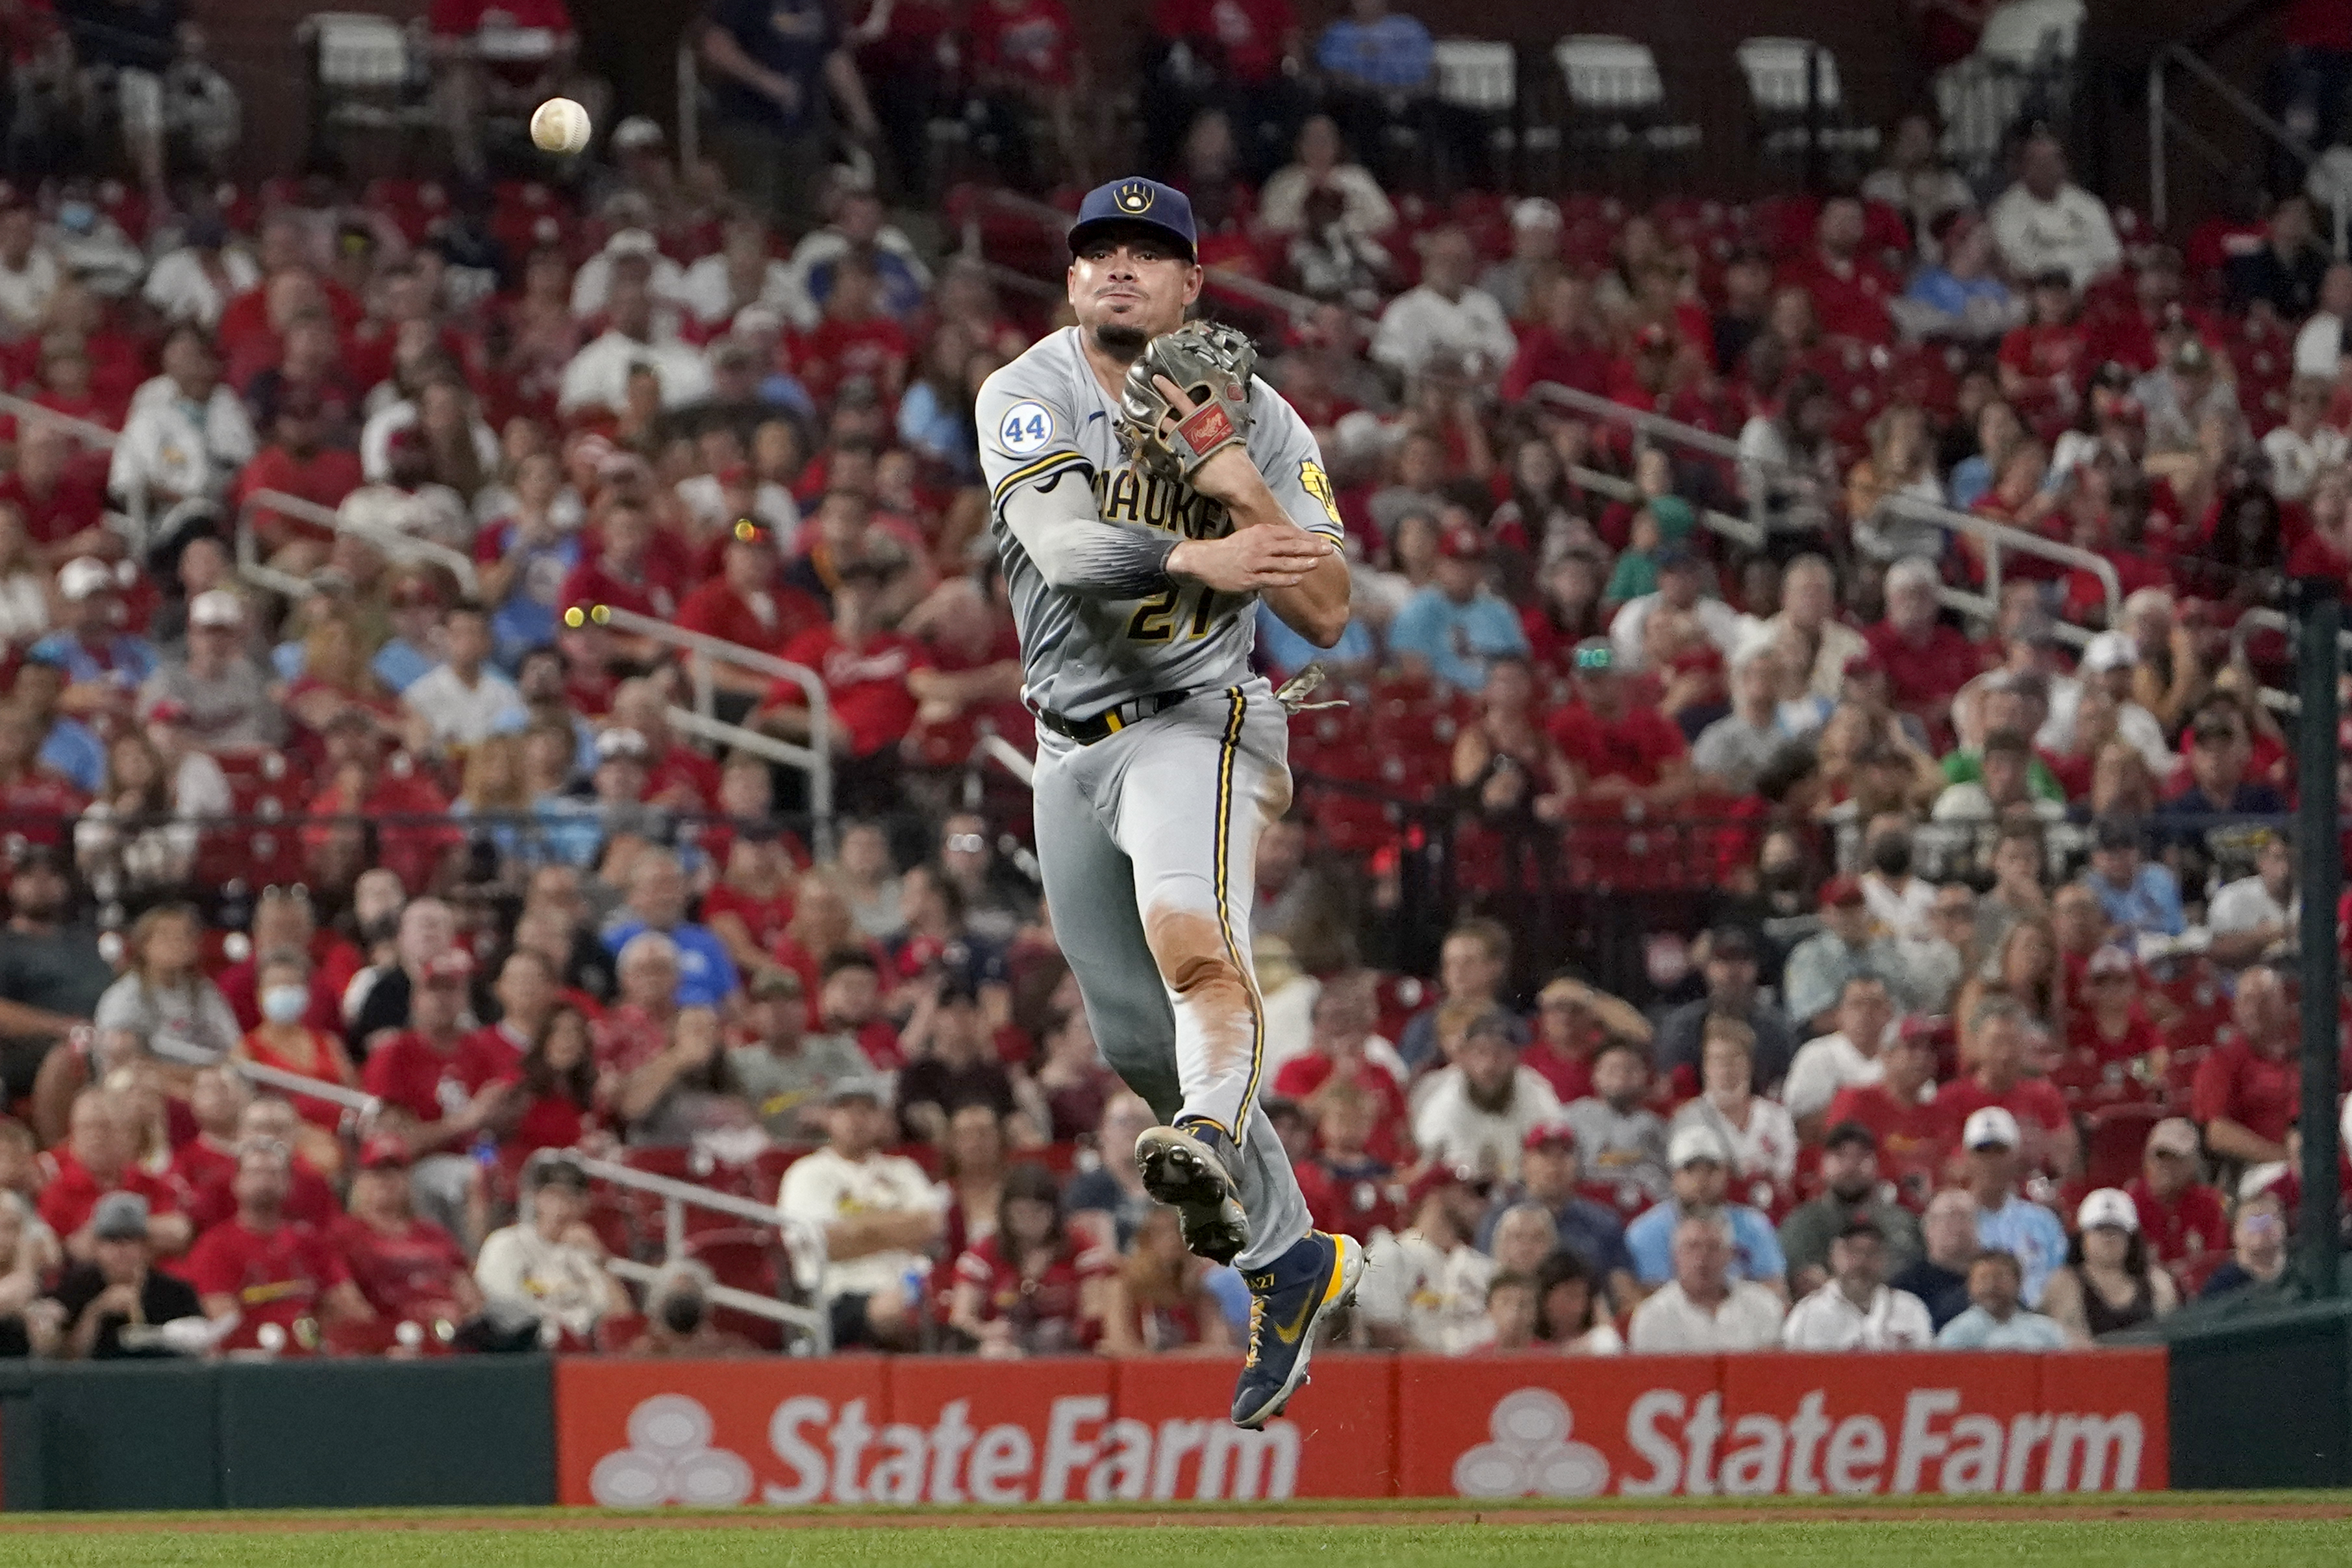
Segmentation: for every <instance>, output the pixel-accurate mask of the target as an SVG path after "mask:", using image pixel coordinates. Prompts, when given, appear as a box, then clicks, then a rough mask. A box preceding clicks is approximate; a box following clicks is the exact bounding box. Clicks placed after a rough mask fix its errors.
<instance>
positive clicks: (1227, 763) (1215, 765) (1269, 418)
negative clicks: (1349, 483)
mask: <svg viewBox="0 0 2352 1568" xmlns="http://www.w3.org/2000/svg"><path fill="white" fill-rule="evenodd" d="M1069 238H1070V252H1071V256H1072V260H1071V262H1070V270H1069V298H1070V308H1071V309H1072V311H1073V312H1074V313H1075V314H1076V318H1077V325H1076V326H1075V327H1072V328H1067V329H1064V330H1062V331H1059V332H1056V333H1055V334H1054V335H1053V336H1051V337H1049V338H1046V339H1045V340H1043V341H1042V342H1039V343H1038V344H1037V345H1036V346H1035V347H1034V348H1032V349H1031V350H1029V351H1028V352H1027V353H1025V354H1024V355H1022V356H1021V357H1020V358H1019V359H1017V360H1015V361H1013V363H1011V364H1009V365H1007V366H1005V367H1004V368H1003V370H1001V371H997V372H996V373H995V374H994V375H992V376H991V377H990V378H989V379H988V382H987V384H986V385H985V386H983V387H982V389H981V392H980V402H979V407H978V410H977V415H976V417H977V422H978V424H979V430H980V452H981V467H982V472H983V474H984V475H985V476H986V477H987V479H988V483H989V486H990V491H991V504H992V515H991V518H990V527H991V529H992V533H993V535H994V538H995V539H996V546H997V550H998V554H999V556H1000V558H1001V559H1002V560H1003V567H1004V576H1005V581H1006V585H1007V587H1008V588H1009V589H1010V591H1011V593H1012V597H1013V613H1014V616H1015V617H1016V619H1017V620H1018V622H1019V623H1020V632H1021V656H1022V664H1023V670H1024V678H1025V683H1026V685H1025V690H1024V700H1025V701H1026V703H1027V704H1028V706H1029V708H1030V711H1031V712H1032V713H1034V715H1035V716H1036V720H1037V772H1036V779H1035V789H1036V820H1037V826H1038V831H1037V851H1038V859H1039V861H1040V862H1041V863H1042V865H1043V868H1044V872H1045V896H1046V900H1047V903H1048V904H1049V905H1050V907H1051V909H1052V911H1053V920H1054V930H1055V936H1056V937H1057V938H1058V939H1059V941H1060V943H1061V946H1062V951H1063V952H1064V954H1066V956H1068V958H1069V961H1070V967H1071V968H1072V969H1073V970H1074V971H1075V972H1076V976H1077V980H1078V988H1079V990H1080V991H1081V992H1082V993H1083V994H1084V996H1085V998H1086V1004H1087V1017H1088V1019H1090V1020H1091V1021H1092V1023H1093V1025H1094V1032H1095V1038H1096V1039H1097V1040H1100V1041H1101V1042H1102V1049H1103V1053H1104V1055H1105V1056H1106V1057H1107V1058H1108V1061H1109V1062H1110V1064H1111V1066H1112V1067H1114V1068H1115V1069H1117V1070H1118V1074H1119V1076H1120V1077H1122V1078H1124V1079H1125V1080H1126V1081H1127V1082H1128V1083H1129V1085H1131V1086H1132V1087H1133V1088H1134V1089H1135V1091H1136V1092H1138V1093H1139V1094H1141V1095H1142V1096H1143V1097H1144V1099H1145V1100H1146V1101H1148V1102H1150V1105H1151V1107H1152V1110H1153V1111H1154V1112H1155V1113H1157V1114H1158V1115H1159V1116H1160V1118H1161V1120H1162V1121H1163V1122H1166V1123H1169V1124H1170V1125H1165V1126H1156V1127H1153V1128H1151V1129H1150V1131H1148V1132H1146V1133H1145V1134H1143V1135H1142V1136H1141V1137H1139V1139H1137V1140H1136V1145H1135V1162H1136V1166H1137V1167H1138V1168H1139V1170H1140V1172H1141V1173H1142V1176H1143V1182H1144V1186H1145V1187H1146V1188H1147V1189H1148V1190H1149V1191H1150V1193H1151V1195H1152V1196H1153V1197H1156V1198H1158V1199H1159V1200H1160V1201H1161V1202H1162V1203H1168V1204H1173V1205H1174V1206H1175V1207H1177V1209H1178V1211H1179V1212H1180V1214H1181V1217H1182V1219H1183V1227H1184V1239H1185V1243H1186V1245H1187V1246H1189V1247H1191V1248H1192V1250H1193V1251H1194V1252H1197V1253H1199V1254H1200V1255H1202V1257H1205V1258H1210V1259H1213V1260H1216V1261H1218V1262H1221V1263H1223V1262H1231V1263H1234V1265H1235V1266H1236V1267H1238V1268H1239V1269H1240V1270H1241V1271H1242V1275H1243V1277H1244V1280H1245V1281H1247V1282H1248V1285H1249V1289H1250V1292H1251V1303H1250V1344H1249V1354H1248V1359H1247V1361H1246V1362H1245V1363H1244V1366H1243V1368H1242V1375H1241V1382H1240V1385H1239V1386H1238V1388H1236V1390H1235V1391H1234V1411H1233V1418H1234V1422H1235V1423H1236V1424H1237V1425H1240V1426H1243V1427H1258V1426H1261V1425H1263V1424H1264V1423H1265V1421H1266V1420H1268V1419H1270V1418H1271V1417H1272V1416H1275V1415H1276V1413H1278V1412H1279V1411H1280V1410H1281V1409H1282V1407H1283V1406H1284V1404H1285V1402H1286V1401H1287V1400H1288V1399H1289V1397H1290V1396H1291V1394H1292V1393H1293V1392H1294V1391H1296V1390H1297V1387H1298V1385H1300V1384H1302V1383H1304V1382H1305V1381H1306V1378H1307V1354H1308V1351H1309V1348H1310V1346H1311V1344H1312V1343H1313V1340H1314V1335H1315V1328H1316V1325H1317V1322H1318V1321H1319V1320H1320V1319H1321V1318H1322V1316H1323V1315H1324V1314H1325V1313H1326V1312H1329V1311H1330V1310H1331V1309H1332V1308H1334V1307H1336V1306H1338V1305H1339V1304H1340V1303H1341V1302H1343V1301H1346V1300H1347V1298H1348V1296H1349V1292H1350V1291H1352V1290H1353V1289H1354V1288H1355V1283H1356V1279H1357V1276H1358V1275H1359V1274H1360V1273H1361V1271H1362V1269H1363V1252H1362V1249H1360V1247H1358V1246H1357V1244H1356V1243H1355V1242H1353V1241H1351V1240H1349V1239H1348V1238H1346V1237H1343V1236H1327V1235H1325V1234H1323V1233H1322V1232H1320V1231H1318V1230H1315V1229H1314V1228H1311V1226H1310V1225H1309V1224H1308V1221H1307V1206H1306V1202H1305V1200H1304V1199H1303V1198H1301V1197H1300V1196H1299V1192H1298V1183H1297V1180H1296V1178H1294V1177H1293V1176H1292V1175H1291V1171H1290V1162H1289V1160H1288V1159H1287V1158H1286V1157H1285V1155H1284V1154H1283V1151H1282V1145H1281V1143H1280V1142H1279V1140H1278V1139H1277V1138H1276V1135H1275V1132H1274V1128H1273V1126H1272V1125H1271V1124H1269V1123H1268V1122H1267V1121H1266V1118H1265V1113H1264V1112H1263V1111H1261V1110H1260V1109H1259V1108H1258V1104H1257V1099H1258V1093H1259V1092H1260V1090H1262V1089H1263V1088H1264V1087H1265V1019H1264V1016H1263V1012H1262V1009H1261V1006H1260V1002H1259V998H1258V994H1257V987H1256V983H1255V979H1254V978H1253V977H1252V975H1251V969H1250V933H1249V909H1250V900H1251V897H1252V892H1253V889H1254V888H1255V854H1256V846H1257V836H1258V832H1259V831H1260V830H1261V829H1262V828H1263V827H1264V826H1265V824H1266V823H1267V822H1269V821H1273V820H1274V819H1275V818H1276V817H1279V816H1281V815H1282V813H1283V812H1284V811H1285V810H1287V809H1288V807H1289V804H1290V770H1289V768H1288V766H1287V763H1286V757H1287V754H1288V748H1289V727H1288V718H1289V714H1288V710H1287V709H1286V707H1285V706H1284V704H1283V702H1282V701H1281V700H1279V699H1277V697H1276V695H1275V694H1274V692H1273V691H1272V690H1271V689H1270V688H1269V687H1268V686H1267V685H1266V683H1265V681H1264V680H1263V679H1260V678H1259V677H1257V676H1255V675H1254V674H1251V671H1250V667H1249V656H1250V648H1251V644H1252V642H1253V638H1254V625H1255V622H1254V615H1255V608H1256V601H1257V600H1258V599H1260V598H1261V597H1262V598H1264V599H1265V601H1266V602H1267V604H1268V605H1269V606H1270V607H1271V608H1272V609H1273V610H1274V612H1275V613H1276V614H1277V615H1279V616H1281V617H1282V619H1283V621H1284V622H1286V624H1288V625H1289V626H1291V627H1292V628H1294V629H1295V630H1297V632H1299V633H1300V635H1302V636H1304V637H1306V638H1307V639H1308V640H1309V641H1310V642H1313V643H1315V644H1316V645H1317V646H1318V647H1329V646H1330V645H1331V644H1332V643H1335V642H1337V641H1338V640H1339V633H1340V632H1341V631H1343V630H1344V629H1345V627H1346V625H1347V622H1348V592H1349V581H1348V569H1347V564H1346V561H1345V559H1344V558H1343V557H1342V556H1341V554H1340V552H1339V538H1340V535H1341V529H1340V526H1339V510H1338V508H1337V507H1336V506H1335V505H1334V504H1333V501H1332V497H1331V484H1330V480H1329V479H1328V477H1327V476H1325V474H1324V471H1323V466H1322V462H1321V457H1320V454H1319V453H1318V451H1317V450H1316V445H1315V439H1314V437H1313V436H1312V435H1310V434H1308V433H1307V425H1306V423H1305V422H1304V421H1303V420H1301V419H1300V418H1299V417H1298V415H1297V413H1296V412H1295V411H1294V410H1293V409H1292V408H1291V406H1290V405H1289V404H1288V403H1286V402H1283V400H1282V399H1281V398H1280V397H1279V396H1278V395H1276V392H1274V390H1273V389H1272V388H1270V387H1268V386H1267V385H1266V384H1265V382H1261V381H1257V380H1255V379H1254V377H1253V375H1252V373H1251V372H1252V367H1253V366H1254V365H1255V358H1256V356H1255V350H1253V349H1252V348H1251V347H1250V345H1249V340H1247V339H1246V338H1245V337H1244V336H1242V335H1241V334H1240V333H1238V332H1234V331H1232V330H1231V329H1226V328H1222V327H1215V326H1202V325H1195V326H1191V327H1187V326H1185V325H1184V324H1183V323H1184V313H1185V308H1186V307H1188V306H1190V305H1191V304H1192V302H1193V300H1194V299H1196V298H1199V296H1200V292H1201V279H1202V272H1201V268H1200V267H1199V265H1198V264H1197V263H1196V262H1195V261H1194V260H1193V254H1194V252H1193V243H1194V232H1193V226H1192V205H1191V204H1190V203H1189V202H1187V201H1186V200H1185V198H1184V196H1183V193H1181V192H1179V191H1176V190H1173V189H1171V187H1169V186H1166V185H1162V184H1160V183H1156V182H1154V181H1150V180H1140V179H1133V180H1120V181H1116V182H1114V183H1110V184H1108V185H1104V186H1102V187H1100V188H1099V189H1097V190H1096V191H1093V192H1091V193H1088V195H1087V199H1086V201H1085V203H1084V204H1082V205H1081V206H1080V207H1079V209H1078V218H1077V222H1076V225H1073V226H1072V228H1071V229H1070V235H1069ZM1106 1153H1108V1151H1106Z"/></svg>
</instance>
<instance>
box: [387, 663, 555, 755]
mask: <svg viewBox="0 0 2352 1568" xmlns="http://www.w3.org/2000/svg"><path fill="white" fill-rule="evenodd" d="M400 700H401V701H402V702H403V703H404V704H406V705H407V706H408V711H409V712H411V713H413V714H415V715H417V716H419V717H421V718H423V719H424V720H425V723H426V724H427V725H429V726H430V727H432V731H433V739H434V741H435V742H436V744H438V745H442V746H478V745H480V744H481V743H482V742H483V741H485V740H488V738H489V737H492V736H494V735H509V734H512V733H514V732H516V731H518V730H520V729H521V728H522V727H524V726H525V725H526V724H529V723H530V712H529V710H527V709H526V708H524V706H522V694H521V693H520V692H519V691H517V690H516V689H515V685H514V683H513V682H512V681H509V680H508V679H507V678H506V677H505V676H504V675H502V674H499V673H498V672H497V671H496V670H492V669H488V668H485V669H483V670H481V671H480V672H478V674H476V676H475V679H474V684H473V685H471V686H468V685H466V683H465V682H463V681H461V680H459V679H458V678H457V671H456V670H454V669H452V668H451V667H450V666H449V665H447V664H436V665H434V666H433V668H431V669H430V670H428V671H426V672H425V674H422V675H419V676H418V677H417V678H416V680H415V682H414V683H412V684H411V685H409V687H408V689H407V690H406V691H404V692H402V693H401V694H400Z"/></svg>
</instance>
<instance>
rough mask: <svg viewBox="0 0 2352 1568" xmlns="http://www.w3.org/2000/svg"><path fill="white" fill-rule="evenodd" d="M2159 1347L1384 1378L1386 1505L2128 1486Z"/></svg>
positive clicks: (2160, 1369) (2154, 1445) (2152, 1484)
mask: <svg viewBox="0 0 2352 1568" xmlns="http://www.w3.org/2000/svg"><path fill="white" fill-rule="evenodd" d="M2166 1394H2167V1390H2166V1380H2165V1357H2164V1353H2163V1352H2162V1351H2161V1350H2150V1351H2145V1352H2142V1351H2128V1352H2126V1351H2115V1352H2107V1351H2084V1352H2076V1353H2072V1354H2053V1355H2010V1354H1974V1353H1960V1352H1944V1353H1936V1352H1926V1353H1921V1354H1883V1355H1870V1354H1854V1355H1795V1354H1790V1355H1779V1354H1775V1355H1725V1356H1655V1357H1651V1356H1641V1357H1624V1358H1622V1359H1612V1360H1575V1361H1571V1360H1566V1359H1562V1358H1557V1357H1544V1358H1540V1359H1538V1358H1534V1357H1500V1356H1497V1357H1493V1358H1487V1359H1480V1360H1470V1361H1432V1360H1425V1359H1423V1358H1419V1357H1414V1358H1411V1359H1408V1360H1406V1361H1403V1362H1402V1363H1401V1364H1399V1367H1398V1400H1397V1427H1398V1438H1399V1442H1398V1449H1399V1463H1398V1480H1399V1485H1400V1489H1401V1492H1402V1495H1404V1496H1407V1497H1436V1496H1444V1495H1449V1494H1450V1495H1454V1496H1460V1497H1482V1498H1519V1497H1538V1498H1540V1497H1555V1498H1588V1497H1651V1498H1656V1497H1676V1496H1680V1497H1710V1496H1717V1495H1726V1496H1761V1495H1767V1494H1771V1493H1781V1492H1786V1493H1793V1494H1799V1495H1821V1496H1869V1495H1872V1494H1876V1493H1907V1492H1947V1493H1954V1492H1958V1493H1972V1492H2033V1491H2053V1492H2054V1491H2139V1490H2154V1489H2159V1488H2161V1487H2163V1486H2164V1484H2165V1477H2166V1468H2167V1467H2166V1448H2167V1444H2168V1433H2167V1430H2166V1423H2165V1411H2166Z"/></svg>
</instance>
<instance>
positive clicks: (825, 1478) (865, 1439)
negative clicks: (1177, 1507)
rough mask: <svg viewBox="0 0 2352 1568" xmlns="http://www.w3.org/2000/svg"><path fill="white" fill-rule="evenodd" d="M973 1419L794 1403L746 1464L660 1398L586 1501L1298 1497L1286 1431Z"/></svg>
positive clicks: (1097, 1404)
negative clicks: (885, 1416) (895, 1416)
mask: <svg viewBox="0 0 2352 1568" xmlns="http://www.w3.org/2000/svg"><path fill="white" fill-rule="evenodd" d="M971 1406H972V1402H971V1400H969V1399H954V1400H950V1401H949V1402H948V1403H947V1404H946V1405H944V1406H941V1407H940V1412H939V1415H938V1417H937V1418H936V1419H935V1420H934V1421H933V1422H932V1423H931V1424H930V1425H929V1426H928V1427H924V1426H919V1425H916V1424H915V1423H913V1422H908V1421H887V1422H877V1421H876V1420H875V1419H874V1418H873V1417H872V1416H870V1415H869V1414H868V1406H867V1404H866V1401H865V1400H863V1399H851V1400H847V1401H845V1402H843V1403H842V1404H840V1405H837V1406H836V1405H835V1403H834V1402H833V1401H831V1400H829V1399H824V1398H821V1397H819V1396H814V1395H797V1396H793V1397H792V1398H789V1399H786V1400H784V1401H782V1403H781V1404H779V1405H778V1406H776V1408H775V1410H774V1412H773V1414H772V1416H770V1417H769V1418H768V1424H767V1432H766V1437H767V1442H768V1452H767V1453H766V1454H764V1455H758V1456H754V1458H751V1459H749V1460H747V1459H746V1458H744V1457H743V1456H741V1455H739V1454H735V1453H731V1452H730V1451H728V1450H727V1449H725V1448H713V1447H711V1438H712V1436H713V1433H714V1431H715V1427H714V1424H713V1422H712V1420H711V1416H710V1413H709V1409H708V1408H707V1407H705V1406H703V1405H702V1403H701V1402H700V1401H698V1400H695V1399H691V1398H688V1396H685V1395H683V1394H657V1395H655V1396H652V1397H650V1398H647V1399H645V1400H642V1401H640V1402H639V1403H638V1404H637V1406H635V1409H633V1410H631V1411H630V1413H629V1419H628V1437H629V1446H628V1447H627V1448H622V1449H617V1450H615V1451H614V1452H612V1453H609V1454H606V1455H605V1456H604V1458H601V1459H599V1460H597V1461H596V1464H595V1467H594V1469H593V1470H591V1471H590V1473H589V1478H588V1490H589V1494H590V1496H592V1497H593V1499H594V1500H596V1501H597V1502H599V1503H601V1504H603V1505H604V1506H605V1507H607V1508H657V1507H660V1506H661V1505H662V1504H664V1503H684V1504H687V1505H688V1506H690V1507H696V1508H728V1507H732V1506H734V1505H735V1504H737V1503H742V1502H749V1501H751V1500H753V1499H754V1498H756V1499H757V1500H759V1501H761V1502H765V1503H772V1504H779V1505H785V1506H791V1505H797V1504H803V1503H813V1502H841V1503H864V1502H877V1503H918V1502H943V1503H961V1502H977V1503H991V1504H1012V1503H1023V1502H1063V1501H1074V1500H1077V1499H1080V1498H1083V1499H1086V1500H1088V1501H1091V1502H1107V1501H1111V1500H1125V1501H1142V1500H1160V1501H1164V1500H1174V1499H1198V1500H1203V1501H1219V1500H1223V1501H1235V1502H1239V1501H1254V1500H1282V1499H1286V1498H1288V1497H1291V1496H1293V1495H1295V1494H1296V1492H1297V1485H1298V1458H1299V1432H1298V1428H1297V1426H1296V1425H1294V1424H1293V1423H1291V1422H1288V1421H1272V1422H1269V1423H1267V1425H1266V1428H1265V1430H1264V1431H1263V1432H1244V1431H1242V1430H1241V1429H1239V1428H1238V1427H1234V1426H1233V1425H1232V1423H1230V1422H1228V1421H1226V1420H1224V1419H1223V1417H1222V1416H1213V1417H1209V1418H1205V1419H1202V1420H1163V1421H1144V1420H1139V1419H1136V1418H1134V1417H1132V1416H1120V1417H1118V1418H1116V1419H1114V1418H1113V1417H1112V1415H1111V1410H1110V1401H1109V1400H1108V1399H1107V1398H1105V1397H1103V1396H1100V1395H1066V1396H1063V1397H1061V1398H1058V1399H1055V1401H1054V1403H1053V1406H1052V1408H1051V1410H1050V1412H1049V1413H1048V1415H1047V1416H1046V1421H1045V1431H1044V1432H1043V1433H1042V1434H1041V1433H1039V1432H1036V1431H1035V1430H1034V1429H1033V1428H1032V1427H1029V1426H1027V1425H1025V1424H1022V1423H1018V1422H1010V1421H1007V1422H999V1423H996V1424H993V1425H989V1426H974V1425H973V1424H972V1421H971ZM755 1464H756V1465H757V1466H758V1469H756V1470H755V1469H754V1468H753V1467H754V1465H755Z"/></svg>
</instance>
